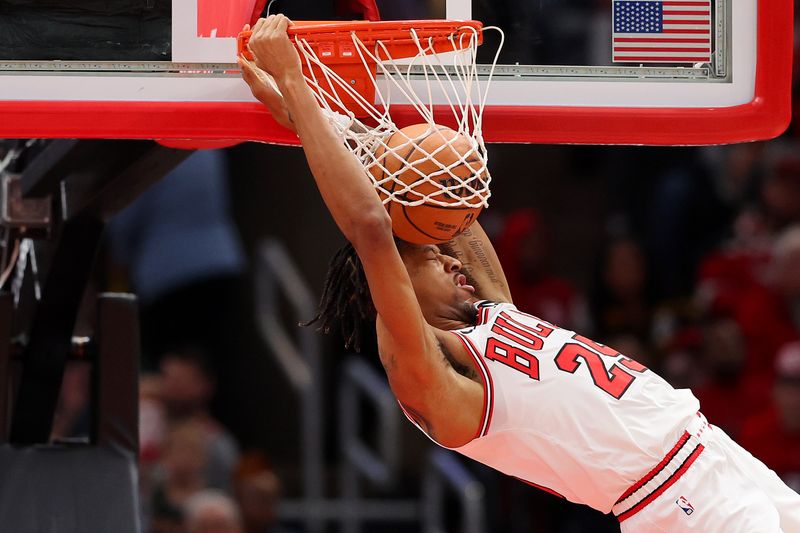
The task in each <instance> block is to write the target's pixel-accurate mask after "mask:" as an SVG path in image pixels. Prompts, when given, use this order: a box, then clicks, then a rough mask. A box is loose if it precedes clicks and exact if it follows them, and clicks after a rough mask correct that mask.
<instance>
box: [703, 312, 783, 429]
mask: <svg viewBox="0 0 800 533" xmlns="http://www.w3.org/2000/svg"><path fill="white" fill-rule="evenodd" d="M700 353H701V357H702V362H701V364H700V366H701V367H702V368H701V372H702V374H703V376H702V381H701V382H700V383H699V384H698V385H696V386H693V387H692V392H694V395H695V396H696V397H697V399H698V400H700V408H701V409H702V410H703V413H704V414H705V415H706V416H708V417H712V420H714V423H715V424H716V425H717V426H719V427H721V428H722V429H723V430H724V431H725V432H726V433H727V434H728V435H730V436H731V437H732V438H734V439H736V438H738V436H739V434H740V432H741V425H742V422H743V420H744V419H745V418H747V417H748V416H750V415H752V414H755V413H758V412H760V411H762V410H764V409H765V408H766V407H767V406H768V405H769V395H770V387H769V385H767V386H763V384H762V383H761V382H760V381H753V380H750V379H748V378H747V375H746V374H744V372H743V371H744V367H745V351H744V346H743V343H742V334H741V332H740V331H739V327H738V326H737V324H736V322H735V321H733V320H731V319H718V320H715V321H714V322H712V323H710V324H708V325H707V326H706V327H705V328H704V329H703V342H702V350H701V352H700Z"/></svg>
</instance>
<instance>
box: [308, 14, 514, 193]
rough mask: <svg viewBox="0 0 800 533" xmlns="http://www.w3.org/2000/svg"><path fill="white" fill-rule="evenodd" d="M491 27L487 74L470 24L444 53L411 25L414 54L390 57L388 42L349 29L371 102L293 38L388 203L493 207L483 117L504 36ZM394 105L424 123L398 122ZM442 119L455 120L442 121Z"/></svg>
mask: <svg viewBox="0 0 800 533" xmlns="http://www.w3.org/2000/svg"><path fill="white" fill-rule="evenodd" d="M487 30H494V31H497V32H498V33H499V34H500V40H499V43H500V44H499V46H498V49H497V51H496V53H495V56H494V61H493V63H492V65H491V68H490V69H489V71H488V75H486V76H484V77H483V78H482V77H481V76H479V73H478V68H477V58H476V49H477V46H478V44H479V40H480V36H479V34H478V31H479V30H476V29H475V28H474V27H472V26H464V27H462V28H459V31H458V32H454V33H453V34H452V35H451V36H450V37H449V39H448V44H447V45H446V47H445V48H446V51H445V52H442V46H441V45H438V47H437V48H436V49H434V41H433V39H432V38H425V37H420V36H419V34H418V32H417V31H416V30H414V29H409V30H408V38H409V39H410V40H411V42H413V43H414V45H415V46H416V50H417V53H416V55H415V56H413V57H410V58H405V59H394V58H392V54H391V53H390V50H389V46H387V44H386V43H384V42H383V41H381V40H377V41H376V42H375V44H374V46H373V45H370V46H367V45H366V44H364V42H362V40H361V39H360V38H359V37H358V35H357V34H356V32H351V38H352V42H353V46H354V49H355V52H356V53H357V54H358V57H359V58H360V60H361V63H362V65H363V68H364V69H365V72H366V73H367V75H368V81H369V83H371V84H372V85H373V86H374V87H375V101H374V102H372V101H368V100H367V98H365V97H364V96H363V95H362V94H361V92H360V91H359V90H357V89H356V88H354V87H353V85H354V84H355V82H354V80H352V79H347V78H349V76H348V77H347V78H346V77H343V76H342V75H340V74H338V73H337V72H335V71H334V70H333V68H331V67H329V66H328V65H326V64H325V63H324V62H323V61H322V60H321V59H320V58H319V57H318V56H317V53H316V52H315V50H314V47H313V46H312V45H311V44H310V43H309V42H308V41H306V40H304V39H302V38H300V37H295V44H296V46H297V49H298V51H299V52H300V56H301V59H302V60H303V61H304V62H305V63H306V67H307V68H306V69H305V72H306V81H307V83H308V84H309V86H310V87H311V88H312V89H313V90H314V92H315V94H316V96H317V100H318V102H319V104H320V106H321V107H322V109H323V111H324V112H325V114H326V115H327V116H328V117H329V119H330V122H331V124H332V125H333V127H334V129H335V130H336V132H337V133H338V134H339V136H340V137H341V138H342V140H343V141H344V142H345V143H346V144H347V146H348V147H349V148H350V149H351V150H352V151H353V153H354V154H355V155H356V156H357V157H358V158H359V160H360V161H361V163H362V164H363V165H364V167H365V168H366V169H367V173H368V175H369V176H370V178H371V179H372V181H373V184H374V186H375V188H376V190H377V191H378V193H379V196H380V197H381V199H382V200H383V202H384V204H385V203H387V202H390V201H394V202H398V203H401V204H403V205H420V204H433V205H439V206H446V207H487V206H488V200H489V196H490V189H489V184H490V182H491V176H490V174H489V170H488V167H487V163H488V154H487V151H486V146H485V144H484V140H483V134H482V131H481V123H482V119H483V112H484V108H485V105H486V97H487V93H488V90H489V86H490V84H491V79H492V75H493V73H494V66H495V65H496V63H497V58H498V56H499V52H500V47H502V43H503V35H502V31H501V30H500V29H499V28H484V29H483V31H487ZM437 52H438V53H437ZM371 65H372V66H371ZM374 65H377V74H376V72H375V71H374V70H375V68H374ZM434 101H438V102H439V104H437V105H434ZM397 105H403V106H405V107H406V108H407V109H411V110H413V114H414V118H418V120H416V121H415V122H418V123H419V124H421V125H422V126H417V127H413V128H406V129H403V130H401V129H400V128H398V126H397V125H396V124H395V122H394V121H393V119H392V109H393V106H397ZM359 117H363V118H359ZM405 118H406V119H407V117H405ZM437 121H438V122H445V123H448V124H453V125H454V127H453V129H452V130H450V129H449V128H443V127H442V126H439V125H437ZM412 122H414V121H413V120H412ZM426 126H427V127H426Z"/></svg>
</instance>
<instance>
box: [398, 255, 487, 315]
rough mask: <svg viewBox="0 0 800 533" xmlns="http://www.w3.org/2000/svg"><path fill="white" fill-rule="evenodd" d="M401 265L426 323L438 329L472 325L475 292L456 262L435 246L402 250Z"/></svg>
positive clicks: (459, 264) (457, 261)
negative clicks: (456, 324) (472, 303)
mask: <svg viewBox="0 0 800 533" xmlns="http://www.w3.org/2000/svg"><path fill="white" fill-rule="evenodd" d="M402 256H403V262H404V263H405V265H406V269H407V270H408V274H409V276H410V277H411V284H412V285H413V286H414V293H415V294H416V296H417V300H418V301H419V305H420V307H421V308H422V314H423V315H424V316H425V320H427V322H428V323H429V324H430V325H432V326H434V327H439V328H441V329H452V328H453V327H456V326H454V324H453V322H457V323H463V324H471V323H472V313H471V312H470V309H471V306H470V302H471V301H473V300H474V296H475V289H474V288H473V287H472V286H471V285H469V284H468V282H467V277H466V276H465V275H464V274H463V273H462V272H461V262H460V261H459V260H458V259H455V258H453V257H450V256H449V255H446V254H443V253H442V251H441V250H440V249H439V247H438V246H436V245H424V246H414V245H405V246H403V247H402Z"/></svg>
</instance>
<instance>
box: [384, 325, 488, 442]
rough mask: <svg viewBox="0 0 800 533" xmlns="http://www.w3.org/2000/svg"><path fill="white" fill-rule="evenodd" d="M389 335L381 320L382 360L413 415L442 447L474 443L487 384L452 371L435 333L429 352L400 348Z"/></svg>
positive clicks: (392, 382)
mask: <svg viewBox="0 0 800 533" xmlns="http://www.w3.org/2000/svg"><path fill="white" fill-rule="evenodd" d="M429 333H430V334H431V335H434V334H433V333H432V332H429ZM390 335H391V334H390V333H389V332H388V331H387V330H386V328H385V326H384V324H383V323H382V321H381V320H380V319H379V320H378V339H379V345H380V346H381V354H380V355H381V362H382V363H383V367H384V369H385V370H386V375H387V377H388V378H389V385H390V386H391V388H392V392H393V393H394V395H395V397H396V398H397V400H398V401H399V402H400V404H401V405H402V406H403V407H404V408H405V410H406V412H407V413H408V414H409V416H410V417H411V418H412V419H413V420H414V421H415V422H417V424H418V425H419V426H420V428H421V429H422V430H423V431H425V432H426V433H427V434H428V436H430V437H431V438H432V439H434V440H435V441H436V442H438V443H439V444H441V445H442V446H445V447H448V448H458V447H460V446H463V445H465V444H467V443H468V442H470V441H471V440H472V439H474V438H475V436H476V435H477V433H478V428H479V426H480V424H481V422H482V417H483V412H484V395H485V392H484V390H483V386H482V385H481V384H480V383H478V382H476V381H475V380H473V379H471V378H470V377H468V376H464V375H461V374H459V373H458V372H457V371H456V370H455V369H454V368H453V366H452V364H451V363H450V361H449V358H448V357H447V354H446V352H445V351H444V350H443V349H442V345H441V343H440V342H438V341H437V340H436V338H435V335H434V337H433V339H434V343H433V346H431V347H429V349H428V350H426V352H425V353H414V352H407V351H403V350H398V349H396V347H395V345H394V343H393V342H392V340H391V337H390Z"/></svg>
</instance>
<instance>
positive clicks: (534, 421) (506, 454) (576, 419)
mask: <svg viewBox="0 0 800 533" xmlns="http://www.w3.org/2000/svg"><path fill="white" fill-rule="evenodd" d="M476 307H477V309H478V322H477V325H476V326H473V327H469V328H466V329H462V330H457V331H453V332H452V333H453V334H455V335H457V336H458V337H459V338H460V339H461V341H462V342H463V343H464V346H465V347H466V349H467V351H468V352H469V353H470V354H471V355H472V356H473V357H474V358H475V361H476V363H477V367H478V369H479V374H481V375H482V379H483V382H484V391H485V396H484V399H485V401H484V404H485V413H484V417H483V421H482V424H481V427H480V428H479V434H478V435H477V436H476V438H475V439H474V440H473V441H471V442H470V443H468V444H466V445H465V446H462V447H460V448H457V449H456V451H458V452H460V453H462V454H464V455H466V456H467V457H470V458H472V459H475V460H476V461H479V462H481V463H484V464H486V465H488V466H490V467H492V468H495V469H496V470H499V471H501V472H504V473H506V474H508V475H511V476H514V477H516V478H519V479H520V480H522V481H525V482H527V483H529V484H531V485H534V486H537V487H539V488H542V489H544V490H547V491H548V492H552V493H555V494H557V495H559V496H562V497H564V498H566V499H568V500H570V501H573V502H576V503H582V504H586V505H589V506H591V507H593V508H595V509H598V510H600V511H603V512H609V511H610V510H611V508H612V507H613V506H614V504H615V502H616V501H617V499H618V498H619V497H620V496H621V495H622V494H623V493H624V492H625V491H626V490H627V489H628V488H629V487H631V485H633V484H634V483H636V482H637V481H638V480H639V479H641V478H642V477H643V476H644V475H646V474H647V473H648V472H649V471H650V470H651V469H652V468H653V467H654V466H656V465H657V464H658V463H659V461H661V460H662V459H663V458H664V457H665V455H666V454H667V453H668V452H669V451H670V449H671V448H673V447H674V446H675V443H676V441H678V439H679V438H680V437H681V434H682V433H683V432H684V429H685V428H686V427H687V425H688V424H689V422H690V421H691V420H692V417H695V418H696V415H697V412H698V409H699V402H698V401H697V399H696V398H695V397H694V396H693V395H692V393H691V392H690V391H689V390H676V389H674V388H672V387H671V386H670V385H669V384H668V383H667V382H666V381H664V380H663V379H662V378H660V377H659V376H658V375H656V374H654V373H653V372H652V371H650V370H648V369H647V368H645V367H644V366H642V365H640V364H639V363H636V362H635V361H633V360H631V359H629V358H627V357H625V356H623V355H621V354H619V353H617V352H615V351H614V350H613V349H611V348H610V347H607V346H604V345H601V344H598V343H595V342H593V341H591V340H590V339H587V338H585V337H583V336H581V335H578V334H576V333H574V332H572V331H568V330H565V329H561V328H559V327H556V326H554V325H552V324H550V323H548V322H546V321H544V320H541V319H539V318H536V317H533V316H531V315H527V314H525V313H522V312H520V311H518V310H517V308H516V307H514V305H512V304H507V303H501V304H495V303H491V302H479V303H477V304H476ZM412 422H413V420H412Z"/></svg>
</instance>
